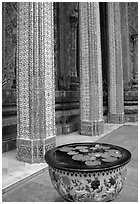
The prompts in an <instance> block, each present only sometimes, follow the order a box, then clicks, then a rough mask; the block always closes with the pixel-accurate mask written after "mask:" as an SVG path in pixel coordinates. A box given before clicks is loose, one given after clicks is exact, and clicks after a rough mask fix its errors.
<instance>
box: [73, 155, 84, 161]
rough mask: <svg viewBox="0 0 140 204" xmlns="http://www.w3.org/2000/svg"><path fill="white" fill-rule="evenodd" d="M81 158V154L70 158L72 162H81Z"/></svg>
mask: <svg viewBox="0 0 140 204" xmlns="http://www.w3.org/2000/svg"><path fill="white" fill-rule="evenodd" d="M82 158H83V155H82V154H76V155H74V156H73V157H72V159H73V160H77V161H81V160H82Z"/></svg>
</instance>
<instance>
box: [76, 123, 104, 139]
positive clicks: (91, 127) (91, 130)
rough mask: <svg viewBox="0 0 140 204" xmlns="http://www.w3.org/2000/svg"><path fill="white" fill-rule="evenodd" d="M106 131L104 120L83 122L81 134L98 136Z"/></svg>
mask: <svg viewBox="0 0 140 204" xmlns="http://www.w3.org/2000/svg"><path fill="white" fill-rule="evenodd" d="M103 132H104V121H103V120H101V121H95V122H81V132H80V134H81V135H88V136H96V135H101V134H103Z"/></svg>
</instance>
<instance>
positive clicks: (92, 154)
mask: <svg viewBox="0 0 140 204" xmlns="http://www.w3.org/2000/svg"><path fill="white" fill-rule="evenodd" d="M95 154H96V153H94V152H90V153H88V155H89V156H90V157H95Z"/></svg>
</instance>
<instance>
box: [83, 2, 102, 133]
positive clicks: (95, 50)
mask: <svg viewBox="0 0 140 204" xmlns="http://www.w3.org/2000/svg"><path fill="white" fill-rule="evenodd" d="M79 29H80V108H81V134H82V135H90V136H96V135H101V134H102V133H103V129H104V128H103V127H104V122H103V92H102V63H101V41H100V16H99V3H97V2H96V3H94V2H92V3H88V2H86V3H83V2H81V3H79Z"/></svg>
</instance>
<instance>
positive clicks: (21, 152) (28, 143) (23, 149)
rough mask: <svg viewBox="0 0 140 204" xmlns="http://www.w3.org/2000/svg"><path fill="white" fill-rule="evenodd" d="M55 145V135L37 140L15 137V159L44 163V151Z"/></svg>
mask: <svg viewBox="0 0 140 204" xmlns="http://www.w3.org/2000/svg"><path fill="white" fill-rule="evenodd" d="M55 146H56V138H55V136H53V137H49V138H46V139H38V140H37V139H35V140H30V139H17V159H18V160H19V161H24V162H27V163H44V162H45V160H44V155H45V152H46V151H48V150H49V149H51V148H53V147H55Z"/></svg>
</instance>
